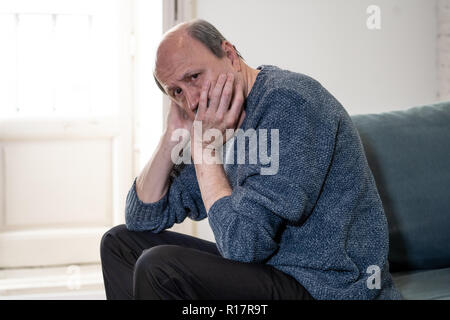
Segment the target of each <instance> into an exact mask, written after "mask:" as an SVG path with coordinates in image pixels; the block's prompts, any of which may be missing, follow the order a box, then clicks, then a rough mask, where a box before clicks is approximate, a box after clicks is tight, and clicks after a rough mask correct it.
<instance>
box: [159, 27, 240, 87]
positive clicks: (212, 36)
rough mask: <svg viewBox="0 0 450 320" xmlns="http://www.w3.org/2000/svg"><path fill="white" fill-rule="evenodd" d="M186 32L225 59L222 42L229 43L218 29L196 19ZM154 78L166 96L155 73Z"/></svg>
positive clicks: (238, 53) (237, 52)
mask: <svg viewBox="0 0 450 320" xmlns="http://www.w3.org/2000/svg"><path fill="white" fill-rule="evenodd" d="M185 30H186V32H187V34H188V35H189V36H191V37H192V38H193V39H196V40H198V41H200V42H201V43H203V44H204V45H205V46H206V47H207V48H208V49H209V50H210V51H211V52H212V53H213V54H214V55H215V56H216V57H218V58H223V56H224V55H225V52H224V51H223V49H222V42H223V41H227V39H225V37H224V36H223V35H222V34H221V33H220V32H219V30H217V29H216V27H214V26H213V25H212V24H211V23H209V22H208V21H206V20H202V19H195V20H193V21H190V22H188V23H187V24H186V29H185ZM233 49H234V50H235V51H236V54H237V56H238V57H239V58H241V59H242V60H244V58H243V57H242V55H241V54H240V52H239V51H238V50H237V49H236V47H235V46H234V45H233ZM153 78H154V79H155V82H156V84H157V85H158V88H159V89H160V90H161V91H162V92H163V93H164V94H166V92H165V90H164V88H163V87H162V86H161V83H159V81H158V79H157V78H156V75H155V74H154V73H153Z"/></svg>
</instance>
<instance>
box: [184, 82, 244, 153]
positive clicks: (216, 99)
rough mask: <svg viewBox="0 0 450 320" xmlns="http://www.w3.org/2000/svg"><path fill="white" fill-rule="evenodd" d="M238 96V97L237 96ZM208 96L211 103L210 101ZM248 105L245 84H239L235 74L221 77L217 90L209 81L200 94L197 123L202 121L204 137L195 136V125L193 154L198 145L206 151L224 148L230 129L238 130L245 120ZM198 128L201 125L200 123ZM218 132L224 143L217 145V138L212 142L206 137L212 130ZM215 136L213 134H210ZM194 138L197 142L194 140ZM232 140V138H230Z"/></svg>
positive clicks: (192, 140)
mask: <svg viewBox="0 0 450 320" xmlns="http://www.w3.org/2000/svg"><path fill="white" fill-rule="evenodd" d="M233 93H234V94H233ZM208 96H210V99H209V101H208ZM243 104H244V93H243V86H242V83H241V81H239V80H236V81H235V77H234V75H233V74H232V73H229V74H221V75H220V76H219V78H218V79H217V82H216V85H215V86H214V88H211V83H210V82H209V81H206V82H205V84H204V85H203V87H202V91H201V94H200V100H199V106H198V110H197V115H196V117H195V120H194V121H201V124H202V135H201V136H200V135H198V134H195V132H194V129H195V123H194V126H193V127H192V128H191V150H193V151H194V150H195V148H194V146H193V145H192V144H194V143H195V142H196V143H197V145H199V146H201V149H202V150H203V149H205V148H215V149H217V148H220V147H222V145H223V144H224V143H225V142H226V141H227V136H226V129H236V127H237V125H238V124H239V121H240V120H241V116H242V111H243ZM197 124H198V122H197ZM214 129H215V130H218V131H219V132H220V133H221V134H222V137H223V139H222V140H221V141H215V139H214V137H212V138H211V139H210V140H208V139H205V141H203V136H204V135H205V133H207V132H208V130H214ZM210 132H213V131H210ZM193 137H194V139H192V138H193ZM228 138H229V137H228Z"/></svg>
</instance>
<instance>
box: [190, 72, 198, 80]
mask: <svg viewBox="0 0 450 320" xmlns="http://www.w3.org/2000/svg"><path fill="white" fill-rule="evenodd" d="M198 75H199V73H196V74H193V75H192V76H191V78H192V79H197V78H198Z"/></svg>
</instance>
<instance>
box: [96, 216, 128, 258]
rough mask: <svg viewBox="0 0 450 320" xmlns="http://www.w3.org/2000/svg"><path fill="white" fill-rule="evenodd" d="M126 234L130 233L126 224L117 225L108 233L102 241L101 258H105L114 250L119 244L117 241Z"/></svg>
mask: <svg viewBox="0 0 450 320" xmlns="http://www.w3.org/2000/svg"><path fill="white" fill-rule="evenodd" d="M126 232H129V231H128V229H127V227H126V226H125V225H124V224H120V225H117V226H115V227H112V228H111V229H109V230H108V231H106V232H105V234H103V236H102V239H101V241H100V256H101V257H102V258H103V257H104V256H105V254H107V253H108V252H110V251H111V250H112V249H114V248H115V246H116V243H117V241H116V240H115V239H117V237H120V235H121V234H123V233H126Z"/></svg>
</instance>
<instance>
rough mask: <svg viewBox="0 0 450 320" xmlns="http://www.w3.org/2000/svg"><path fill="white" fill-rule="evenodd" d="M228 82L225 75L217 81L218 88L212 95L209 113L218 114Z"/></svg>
mask: <svg viewBox="0 0 450 320" xmlns="http://www.w3.org/2000/svg"><path fill="white" fill-rule="evenodd" d="M226 80H227V76H226V75H225V74H221V75H220V76H219V78H218V79H217V83H216V86H215V87H214V89H213V91H212V93H211V100H210V101H209V105H208V112H211V113H212V114H215V113H216V112H217V108H218V106H219V102H220V97H221V95H222V90H223V86H224V85H225V81H226Z"/></svg>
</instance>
